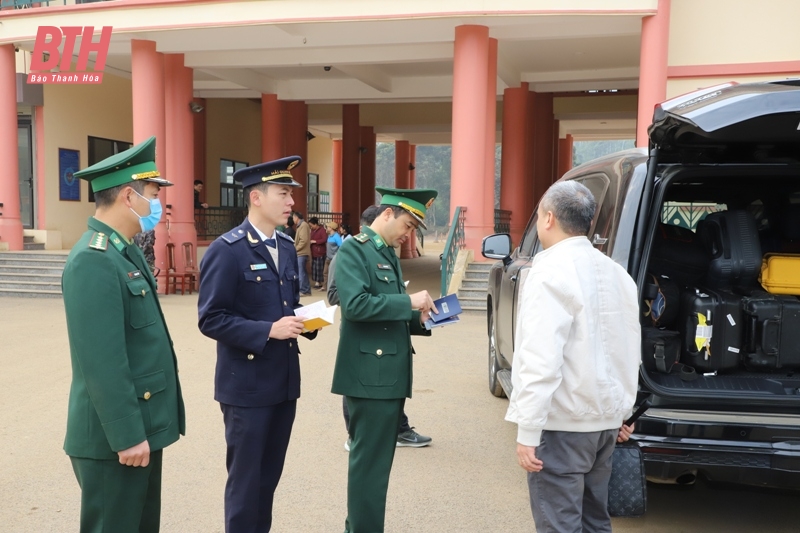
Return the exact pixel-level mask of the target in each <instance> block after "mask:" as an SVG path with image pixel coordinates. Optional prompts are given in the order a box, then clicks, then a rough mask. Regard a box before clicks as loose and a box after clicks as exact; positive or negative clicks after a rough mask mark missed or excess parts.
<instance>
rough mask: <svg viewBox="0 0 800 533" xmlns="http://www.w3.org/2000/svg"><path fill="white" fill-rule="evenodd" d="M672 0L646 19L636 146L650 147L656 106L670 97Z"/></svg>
mask: <svg viewBox="0 0 800 533" xmlns="http://www.w3.org/2000/svg"><path fill="white" fill-rule="evenodd" d="M669 11H670V0H658V12H657V13H656V14H655V15H653V16H650V17H645V18H644V19H642V44H641V51H640V52H639V111H638V114H637V118H636V146H638V147H642V148H646V147H647V145H648V138H647V128H648V126H650V124H651V123H652V122H653V107H654V106H655V105H656V104H657V103H659V102H663V101H664V100H666V98H667V52H668V48H669Z"/></svg>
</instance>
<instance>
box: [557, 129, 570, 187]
mask: <svg viewBox="0 0 800 533" xmlns="http://www.w3.org/2000/svg"><path fill="white" fill-rule="evenodd" d="M572 143H573V141H572V135H571V134H569V133H568V134H567V137H566V138H564V139H559V140H558V178H559V179H560V178H561V176H563V175H564V174H566V173H567V172H568V171H569V170H570V169H571V168H572Z"/></svg>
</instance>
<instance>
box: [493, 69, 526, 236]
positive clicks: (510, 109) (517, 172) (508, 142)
mask: <svg viewBox="0 0 800 533" xmlns="http://www.w3.org/2000/svg"><path fill="white" fill-rule="evenodd" d="M527 109H528V84H527V83H522V86H521V87H513V88H512V87H509V88H508V89H506V90H505V91H504V92H503V137H502V142H503V159H502V161H501V166H500V209H505V210H508V211H511V242H512V243H514V246H516V245H518V244H519V243H520V241H521V239H522V233H523V232H524V231H525V225H526V224H527V222H528V218H529V216H530V211H527V210H526V209H527V204H528V203H529V202H526V198H525V193H524V191H525V190H526V188H529V187H527V185H526V181H528V172H527V163H528V158H527V151H526V147H527V146H528V143H527V120H526V119H527V116H528V111H527Z"/></svg>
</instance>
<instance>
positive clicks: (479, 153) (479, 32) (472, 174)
mask: <svg viewBox="0 0 800 533" xmlns="http://www.w3.org/2000/svg"><path fill="white" fill-rule="evenodd" d="M488 74H489V28H487V27H486V26H459V27H457V28H456V36H455V55H454V58H453V125H452V132H453V133H452V143H453V153H452V162H451V172H450V175H451V176H452V182H451V189H450V209H451V210H452V212H451V221H452V215H453V212H454V211H455V208H456V207H457V206H461V207H462V208H466V209H467V212H466V223H465V228H464V229H465V234H466V235H465V236H466V245H467V247H468V248H471V249H472V250H474V251H475V252H476V257H479V256H480V253H479V252H480V245H481V240H482V239H483V237H484V236H486V235H487V234H489V233H491V221H487V220H485V216H484V211H485V210H484V199H483V193H484V180H485V174H486V120H487V117H486V99H487V96H486V88H487V86H488V81H487V76H488ZM478 191H480V193H478ZM476 193H477V194H476Z"/></svg>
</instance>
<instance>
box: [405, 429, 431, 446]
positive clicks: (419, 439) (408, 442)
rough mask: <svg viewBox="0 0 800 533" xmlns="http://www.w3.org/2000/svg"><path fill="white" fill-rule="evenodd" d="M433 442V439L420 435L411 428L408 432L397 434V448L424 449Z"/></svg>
mask: <svg viewBox="0 0 800 533" xmlns="http://www.w3.org/2000/svg"><path fill="white" fill-rule="evenodd" d="M432 440H433V439H432V438H430V437H426V436H425V435H420V434H419V433H417V432H416V431H414V428H411V429H409V430H408V431H404V432H402V433H398V434H397V447H398V448H402V447H410V448H422V447H423V446H427V445H428V444H430V443H431V441H432Z"/></svg>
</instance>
